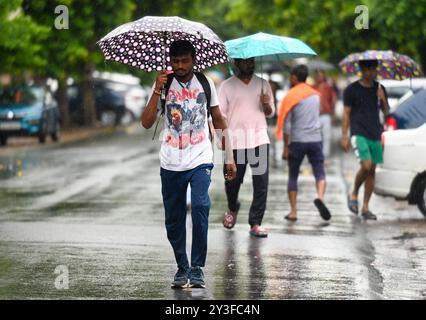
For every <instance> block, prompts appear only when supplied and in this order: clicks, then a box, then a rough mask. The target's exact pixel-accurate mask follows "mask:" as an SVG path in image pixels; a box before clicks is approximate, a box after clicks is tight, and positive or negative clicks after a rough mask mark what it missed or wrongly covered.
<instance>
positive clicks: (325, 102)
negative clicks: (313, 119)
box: [313, 70, 337, 162]
mask: <svg viewBox="0 0 426 320" xmlns="http://www.w3.org/2000/svg"><path fill="white" fill-rule="evenodd" d="M314 80H315V84H314V85H313V87H314V89H315V90H317V91H318V92H319V93H320V106H321V107H320V123H321V135H322V144H323V152H324V157H325V159H326V160H325V161H326V162H327V160H328V159H329V158H330V149H331V148H330V146H331V136H332V122H333V118H334V107H335V104H336V99H337V96H336V91H335V90H334V88H333V87H332V86H331V85H330V84H329V82H328V81H327V77H326V76H325V72H324V71H323V70H316V71H315V76H314Z"/></svg>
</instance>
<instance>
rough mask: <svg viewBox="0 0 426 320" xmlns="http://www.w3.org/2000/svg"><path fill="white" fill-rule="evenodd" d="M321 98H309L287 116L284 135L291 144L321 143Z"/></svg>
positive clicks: (313, 96) (316, 96) (314, 96)
mask: <svg viewBox="0 0 426 320" xmlns="http://www.w3.org/2000/svg"><path fill="white" fill-rule="evenodd" d="M319 115H320V97H319V96H318V95H312V96H309V97H307V98H305V99H303V100H302V101H300V103H299V104H298V105H296V106H295V107H294V108H293V110H291V112H290V113H289V114H288V115H287V119H286V122H285V126H284V133H285V134H289V135H290V140H291V142H321V141H322V137H321V123H320V119H319Z"/></svg>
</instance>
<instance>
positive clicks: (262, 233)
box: [250, 224, 268, 238]
mask: <svg viewBox="0 0 426 320" xmlns="http://www.w3.org/2000/svg"><path fill="white" fill-rule="evenodd" d="M250 234H251V235H252V236H255V237H260V238H265V237H267V236H268V231H267V230H266V229H265V228H264V227H261V226H259V225H258V224H256V225H254V227H253V228H251V229H250Z"/></svg>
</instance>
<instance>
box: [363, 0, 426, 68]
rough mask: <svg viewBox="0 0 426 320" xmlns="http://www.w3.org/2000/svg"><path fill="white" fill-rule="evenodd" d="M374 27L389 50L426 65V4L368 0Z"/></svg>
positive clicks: (406, 1)
mask: <svg viewBox="0 0 426 320" xmlns="http://www.w3.org/2000/svg"><path fill="white" fill-rule="evenodd" d="M367 4H368V6H369V8H370V12H371V16H372V25H373V27H375V28H377V29H378V30H379V32H380V38H381V42H382V43H383V46H384V47H385V48H390V49H393V50H396V51H398V52H400V53H403V54H407V55H410V56H412V57H413V58H415V59H416V60H417V61H418V62H420V64H421V65H422V67H423V68H424V67H425V66H426V41H425V39H426V19H425V16H426V3H425V1H418V0H405V1H393V0H380V1H379V0H368V1H367Z"/></svg>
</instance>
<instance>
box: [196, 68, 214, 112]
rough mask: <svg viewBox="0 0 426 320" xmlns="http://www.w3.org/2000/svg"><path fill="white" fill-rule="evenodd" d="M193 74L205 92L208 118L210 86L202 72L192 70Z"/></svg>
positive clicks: (210, 95)
mask: <svg viewBox="0 0 426 320" xmlns="http://www.w3.org/2000/svg"><path fill="white" fill-rule="evenodd" d="M194 74H195V76H196V77H197V79H198V81H199V82H200V83H201V86H202V87H203V90H204V93H205V94H206V99H207V118H209V117H210V101H211V97H212V89H211V88H210V83H209V80H207V78H206V76H205V75H204V73H201V72H194Z"/></svg>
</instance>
